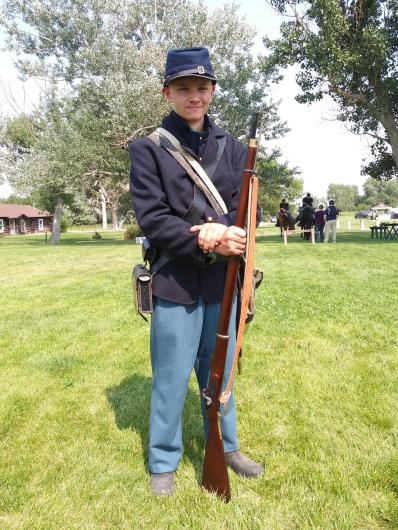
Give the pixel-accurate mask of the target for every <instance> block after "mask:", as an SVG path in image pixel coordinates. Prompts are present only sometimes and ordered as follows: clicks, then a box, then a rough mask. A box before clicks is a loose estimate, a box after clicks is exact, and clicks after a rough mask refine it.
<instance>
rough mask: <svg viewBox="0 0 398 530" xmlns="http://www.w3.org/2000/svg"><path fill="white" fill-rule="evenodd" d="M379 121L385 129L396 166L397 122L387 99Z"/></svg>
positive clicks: (397, 152) (397, 164)
mask: <svg viewBox="0 0 398 530" xmlns="http://www.w3.org/2000/svg"><path fill="white" fill-rule="evenodd" d="M381 123H382V124H383V127H384V129H385V130H386V133H387V137H388V142H389V144H390V145H391V153H392V158H393V160H394V163H395V166H396V167H397V168H398V124H397V123H396V121H395V118H394V115H393V113H392V111H391V104H390V102H389V101H387V102H386V105H385V108H384V113H383V116H382V118H381Z"/></svg>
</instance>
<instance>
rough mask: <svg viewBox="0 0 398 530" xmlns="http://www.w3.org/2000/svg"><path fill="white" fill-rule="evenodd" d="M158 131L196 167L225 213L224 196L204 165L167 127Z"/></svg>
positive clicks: (197, 172)
mask: <svg viewBox="0 0 398 530" xmlns="http://www.w3.org/2000/svg"><path fill="white" fill-rule="evenodd" d="M156 132H157V133H158V134H159V135H160V136H163V137H164V138H166V139H167V140H168V141H169V142H170V143H171V145H172V146H173V147H174V148H175V149H177V151H178V152H179V153H181V155H182V156H183V157H184V158H185V160H187V162H189V164H190V165H191V167H192V168H193V169H194V171H195V173H196V174H197V175H198V176H199V177H200V178H201V180H202V181H203V183H204V184H205V186H206V187H207V188H208V189H209V190H210V191H211V193H212V195H213V196H214V198H215V199H216V200H217V202H218V204H219V206H220V208H221V210H222V211H223V213H227V212H228V209H227V207H226V205H225V202H224V201H223V198H222V197H221V195H220V194H219V193H218V190H217V188H216V187H215V186H214V184H213V182H212V181H211V180H210V178H209V177H208V175H207V174H206V172H205V170H204V169H203V168H202V166H201V165H200V164H199V162H198V161H197V160H195V159H194V157H193V156H192V155H191V154H189V153H188V152H187V151H185V149H184V148H183V147H182V146H181V144H180V142H179V141H178V140H177V138H176V137H175V136H174V135H173V134H171V133H170V132H169V131H166V129H163V127H158V128H157V129H156Z"/></svg>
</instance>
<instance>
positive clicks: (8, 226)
mask: <svg viewBox="0 0 398 530" xmlns="http://www.w3.org/2000/svg"><path fill="white" fill-rule="evenodd" d="M53 218H54V216H53V215H52V214H51V213H49V212H46V211H43V210H39V209H37V208H35V207H34V206H29V205H27V204H0V236H1V235H18V234H36V233H44V232H51V230H52V224H53Z"/></svg>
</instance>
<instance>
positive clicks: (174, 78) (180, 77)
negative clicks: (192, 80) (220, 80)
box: [163, 73, 217, 86]
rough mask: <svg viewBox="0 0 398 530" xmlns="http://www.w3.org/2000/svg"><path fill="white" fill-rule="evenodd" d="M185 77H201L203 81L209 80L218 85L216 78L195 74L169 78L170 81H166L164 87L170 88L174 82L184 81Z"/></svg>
mask: <svg viewBox="0 0 398 530" xmlns="http://www.w3.org/2000/svg"><path fill="white" fill-rule="evenodd" d="M185 77H200V78H202V79H208V80H209V81H211V82H212V83H213V84H214V83H217V79H216V78H215V77H214V76H211V75H208V74H197V73H196V74H195V73H189V74H188V73H184V74H181V75H178V74H177V75H174V76H173V77H169V78H168V79H165V80H164V82H163V86H168V85H169V84H170V83H172V82H173V81H176V80H177V79H184V78H185Z"/></svg>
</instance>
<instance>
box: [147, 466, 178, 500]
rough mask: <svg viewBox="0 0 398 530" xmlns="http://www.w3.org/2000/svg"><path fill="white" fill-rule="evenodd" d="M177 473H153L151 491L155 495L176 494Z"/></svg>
mask: <svg viewBox="0 0 398 530" xmlns="http://www.w3.org/2000/svg"><path fill="white" fill-rule="evenodd" d="M174 479H175V471H169V472H167V473H152V475H151V491H152V493H153V495H172V494H173V493H174V488H175V485H174Z"/></svg>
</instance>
